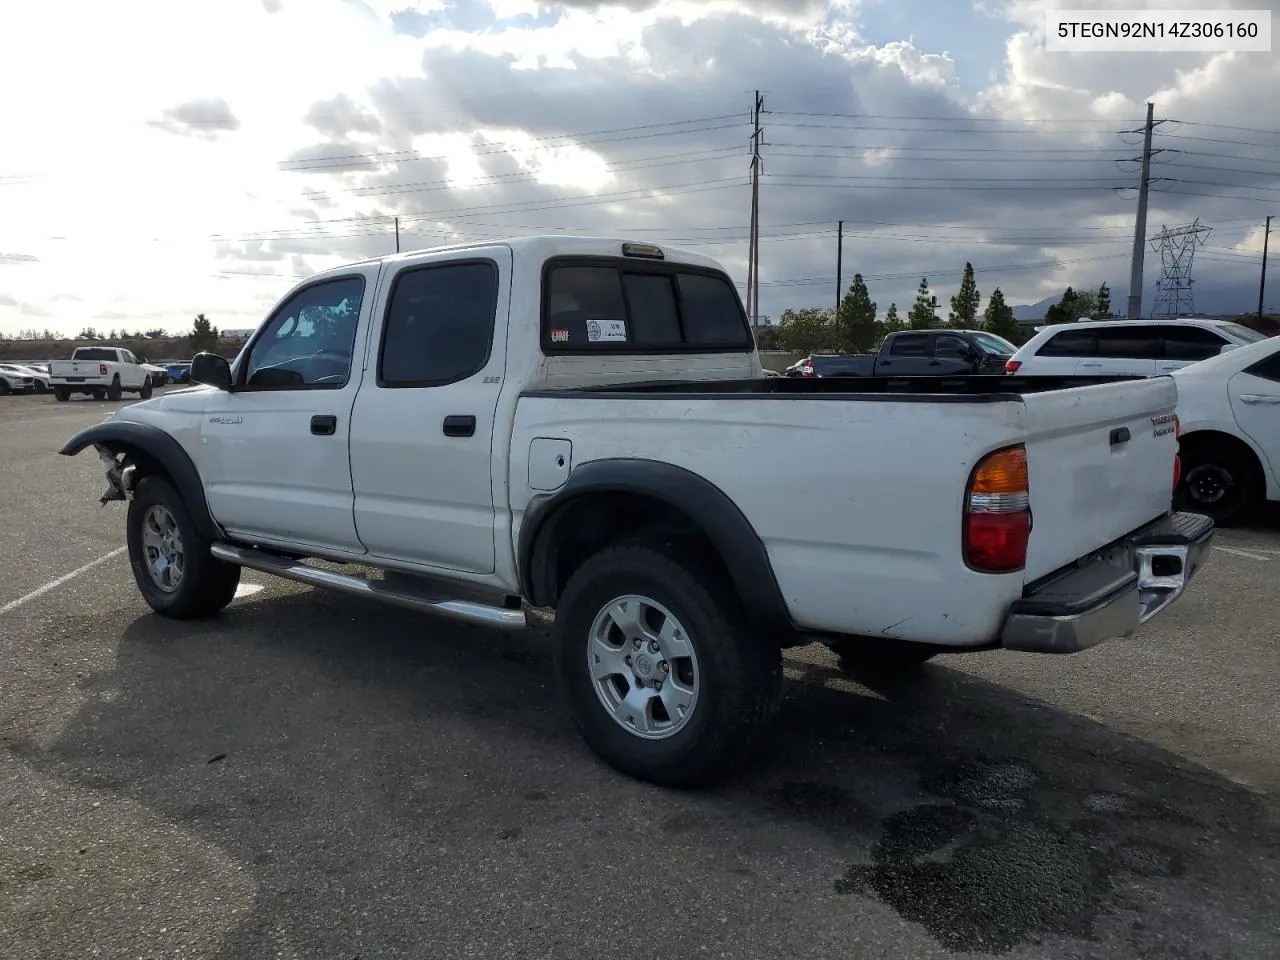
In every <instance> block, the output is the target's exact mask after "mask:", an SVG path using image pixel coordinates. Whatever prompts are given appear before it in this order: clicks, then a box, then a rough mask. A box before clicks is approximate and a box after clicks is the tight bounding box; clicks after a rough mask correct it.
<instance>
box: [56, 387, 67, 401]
mask: <svg viewBox="0 0 1280 960" xmlns="http://www.w3.org/2000/svg"><path fill="white" fill-rule="evenodd" d="M53 399H55V400H57V401H58V402H59V403H66V402H67V401H68V400H70V399H71V391H70V390H68V389H67V388H66V387H54V388H53Z"/></svg>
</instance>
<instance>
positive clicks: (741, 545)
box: [516, 458, 794, 629]
mask: <svg viewBox="0 0 1280 960" xmlns="http://www.w3.org/2000/svg"><path fill="white" fill-rule="evenodd" d="M601 493H606V494H607V493H627V494H638V495H640V496H645V497H649V498H652V499H654V500H657V501H659V502H661V503H664V504H666V505H667V506H669V507H674V508H675V509H677V510H679V511H680V512H682V513H684V514H685V515H686V516H688V517H689V518H690V519H691V520H693V522H694V523H696V524H697V525H698V526H699V527H700V528H701V529H702V531H703V532H704V533H705V534H706V535H707V539H708V540H710V542H711V545H712V546H713V547H714V548H715V550H716V552H717V553H718V554H719V555H720V557H721V559H722V560H723V561H724V565H725V567H726V569H727V570H728V571H729V575H730V577H731V578H732V581H733V585H734V588H735V590H736V591H737V593H738V596H739V598H740V599H741V601H742V603H743V606H744V607H745V609H746V613H747V615H748V617H750V618H751V620H752V621H753V622H755V623H757V624H762V625H764V626H766V627H768V628H773V629H794V626H793V625H792V622H791V616H790V614H789V612H788V611H787V606H786V603H785V601H784V600H783V597H782V591H781V589H780V588H779V586H778V579H777V577H776V576H775V574H774V572H773V564H772V563H771V561H770V560H769V553H768V551H767V550H766V549H765V546H764V543H763V542H762V541H761V540H760V537H759V535H758V534H757V533H756V531H755V529H754V528H753V527H752V526H751V522H750V521H749V520H748V519H747V517H746V516H745V515H744V514H743V512H742V510H741V509H739V507H738V505H737V504H736V503H734V502H733V500H731V499H730V498H729V496H728V495H727V494H726V493H725V492H724V491H723V490H721V489H720V488H719V487H717V486H716V485H715V484H713V483H712V482H711V481H709V480H707V479H706V478H705V477H702V476H700V475H698V474H696V473H693V472H692V471H690V470H686V469H685V468H683V467H678V466H675V465H673V464H670V463H663V462H662V461H658V460H644V459H638V458H636V459H632V458H626V459H623V458H619V459H608V460H592V461H589V462H587V463H584V464H582V465H581V466H579V467H575V468H574V469H573V472H572V473H570V474H569V478H568V479H567V480H566V481H565V484H564V486H562V487H561V488H560V489H559V490H557V491H556V492H555V493H553V494H544V495H540V496H537V497H534V498H533V500H532V501H530V503H529V506H528V507H527V508H526V509H525V513H524V519H523V522H522V523H521V525H520V535H519V544H518V546H517V553H516V557H517V571H518V575H519V578H520V587H521V590H522V591H523V592H524V595H525V597H526V598H527V599H528V600H529V601H530V602H533V603H537V602H539V601H540V600H545V599H546V598H548V597H550V596H551V594H552V592H553V591H554V585H553V584H551V583H550V580H549V577H548V575H547V573H548V572H547V571H546V570H539V569H538V564H537V562H536V560H535V558H536V557H538V556H539V555H541V554H543V553H544V552H545V549H546V547H547V545H548V544H549V543H550V542H551V541H552V540H553V539H554V538H555V537H556V536H557V534H558V532H559V524H560V520H561V518H563V517H565V516H566V515H567V513H568V508H569V507H570V506H571V505H572V504H573V503H575V502H577V501H579V500H580V499H581V498H582V497H584V496H587V495H591V494H601Z"/></svg>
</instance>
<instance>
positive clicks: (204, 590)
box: [126, 475, 240, 620]
mask: <svg viewBox="0 0 1280 960" xmlns="http://www.w3.org/2000/svg"><path fill="white" fill-rule="evenodd" d="M153 506H159V507H162V508H163V509H164V510H166V511H168V513H169V515H170V516H171V517H172V518H173V520H174V524H175V526H176V528H177V534H178V541H179V544H180V546H181V552H182V560H183V562H182V576H181V579H180V580H179V581H178V582H177V583H176V585H175V588H174V589H172V590H165V589H164V588H162V587H161V586H160V584H159V583H157V582H156V580H155V579H154V578H153V577H152V575H151V572H150V570H149V569H148V562H147V556H146V553H145V550H144V545H143V524H144V523H145V522H146V517H147V513H148V511H150V509H151V508H152V507H153ZM126 526H127V534H128V543H129V565H130V566H131V567H132V568H133V579H134V581H135V582H136V583H137V584H138V590H139V591H140V592H141V593H142V597H143V599H144V600H146V601H147V604H148V605H149V606H150V607H151V609H152V610H154V611H155V612H156V613H158V614H161V615H162V616H166V617H171V618H173V619H175V620H198V619H202V618H205V617H211V616H213V615H214V614H216V613H218V611H220V610H221V609H222V608H223V607H225V606H226V605H227V604H229V603H230V602H231V601H232V600H233V599H234V598H235V593H236V587H238V586H239V585H240V567H238V566H237V565H235V564H231V563H225V562H224V561H222V560H218V559H216V558H215V557H214V556H213V555H212V554H211V553H209V546H210V541H209V540H208V539H207V538H205V537H203V536H201V535H200V533H199V531H198V530H196V525H195V522H194V521H193V520H192V519H191V511H190V510H188V509H187V505H186V502H185V501H184V500H183V499H182V497H181V495H179V493H178V491H177V490H175V489H174V487H173V485H172V484H171V483H170V482H169V481H168V480H167V479H166V478H164V477H162V476H158V475H152V476H149V477H143V479H142V480H141V482H139V483H138V485H137V488H136V489H135V492H134V495H133V499H132V500H131V501H130V502H129V515H128V519H127V521H126Z"/></svg>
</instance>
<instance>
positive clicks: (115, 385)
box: [107, 377, 124, 402]
mask: <svg viewBox="0 0 1280 960" xmlns="http://www.w3.org/2000/svg"><path fill="white" fill-rule="evenodd" d="M123 396H124V391H123V390H122V389H121V388H120V378H119V377H112V378H111V386H109V387H107V399H108V400H111V401H112V402H114V401H116V400H119V399H120V398H122V397H123Z"/></svg>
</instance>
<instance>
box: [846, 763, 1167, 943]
mask: <svg viewBox="0 0 1280 960" xmlns="http://www.w3.org/2000/svg"><path fill="white" fill-rule="evenodd" d="M1039 779H1040V778H1039V774H1038V773H1037V772H1036V771H1035V770H1033V769H1032V768H1031V767H1030V766H1029V765H1026V764H1022V763H1019V762H1004V763H989V764H982V763H975V764H969V765H965V766H961V767H953V768H949V769H944V770H942V771H938V772H936V773H935V774H934V775H933V776H931V777H928V778H926V779H925V781H924V782H922V784H921V785H922V786H923V787H924V788H925V789H926V790H927V791H928V792H930V793H932V794H934V795H935V796H937V797H939V799H941V800H944V801H950V802H939V803H925V804H921V805H918V806H915V807H912V808H909V809H906V810H901V811H898V812H895V813H893V814H891V815H889V816H887V817H885V818H884V819H883V820H882V821H881V822H880V836H879V838H878V839H877V840H876V842H875V843H874V844H873V845H872V848H871V862H870V863H869V864H855V865H852V866H850V867H849V868H848V870H847V871H846V873H845V875H844V876H843V877H842V878H840V879H839V880H837V881H836V883H835V889H836V891H837V892H838V893H843V894H861V895H865V896H874V897H876V898H878V899H879V900H881V901H882V902H883V903H885V904H887V905H889V906H891V907H892V908H893V909H894V910H895V911H896V912H897V913H898V914H899V915H900V916H901V917H903V919H906V920H910V921H914V922H917V923H920V924H922V925H923V926H924V927H925V928H926V929H927V930H928V931H929V932H930V934H931V935H932V936H933V937H934V938H935V939H936V940H937V941H938V942H939V943H940V944H942V945H943V946H945V947H947V948H948V949H951V950H957V951H970V950H980V951H986V952H997V953H998V952H1002V951H1005V950H1009V949H1011V948H1012V947H1014V946H1017V945H1019V944H1021V943H1026V942H1034V941H1036V940H1039V939H1040V938H1042V937H1044V936H1047V935H1053V934H1061V935H1066V936H1071V937H1077V938H1082V939H1090V938H1091V936H1092V926H1093V921H1094V919H1095V918H1096V917H1097V915H1098V913H1099V912H1100V911H1101V910H1102V909H1103V908H1104V907H1105V906H1106V905H1107V903H1108V902H1109V901H1110V899H1111V894H1112V891H1113V888H1114V885H1115V882H1116V880H1117V878H1118V876H1119V875H1120V874H1121V873H1125V874H1128V875H1131V876H1138V877H1175V876H1180V875H1181V874H1182V871H1183V862H1182V859H1181V857H1180V855H1179V854H1178V853H1177V851H1176V850H1174V849H1173V848H1172V847H1167V846H1165V845H1163V844H1161V843H1159V842H1156V841H1152V840H1148V839H1145V838H1140V837H1134V836H1127V837H1123V838H1119V837H1116V836H1114V834H1115V831H1114V829H1109V828H1108V825H1107V824H1106V823H1105V822H1103V823H1100V822H1099V821H1098V820H1097V813H1096V810H1097V807H1098V806H1099V804H1098V803H1097V798H1096V796H1095V797H1093V798H1092V800H1093V802H1092V803H1090V804H1088V805H1086V804H1085V803H1084V802H1083V801H1084V798H1080V801H1079V802H1078V809H1079V812H1080V814H1081V816H1080V817H1078V818H1075V817H1072V818H1068V819H1067V820H1065V821H1064V820H1061V819H1055V818H1051V817H1049V816H1046V815H1044V814H1043V813H1041V812H1037V811H1036V810H1035V808H1034V804H1033V803H1032V800H1031V797H1030V795H1029V794H1030V790H1031V787H1032V786H1033V785H1034V784H1035V783H1036V782H1037V781H1038V780H1039ZM1059 792H1061V791H1059ZM1118 800H1119V798H1117V801H1118ZM1110 805H1111V804H1110V803H1108V804H1102V806H1110ZM1116 805H1120V804H1119V803H1116ZM1151 812H1152V813H1153V814H1154V815H1155V816H1156V818H1157V819H1164V818H1163V817H1160V816H1159V814H1158V812H1157V811H1155V810H1152V811H1151ZM1126 820H1127V822H1128V824H1129V825H1131V826H1132V825H1133V820H1132V816H1130V817H1129V818H1126Z"/></svg>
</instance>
